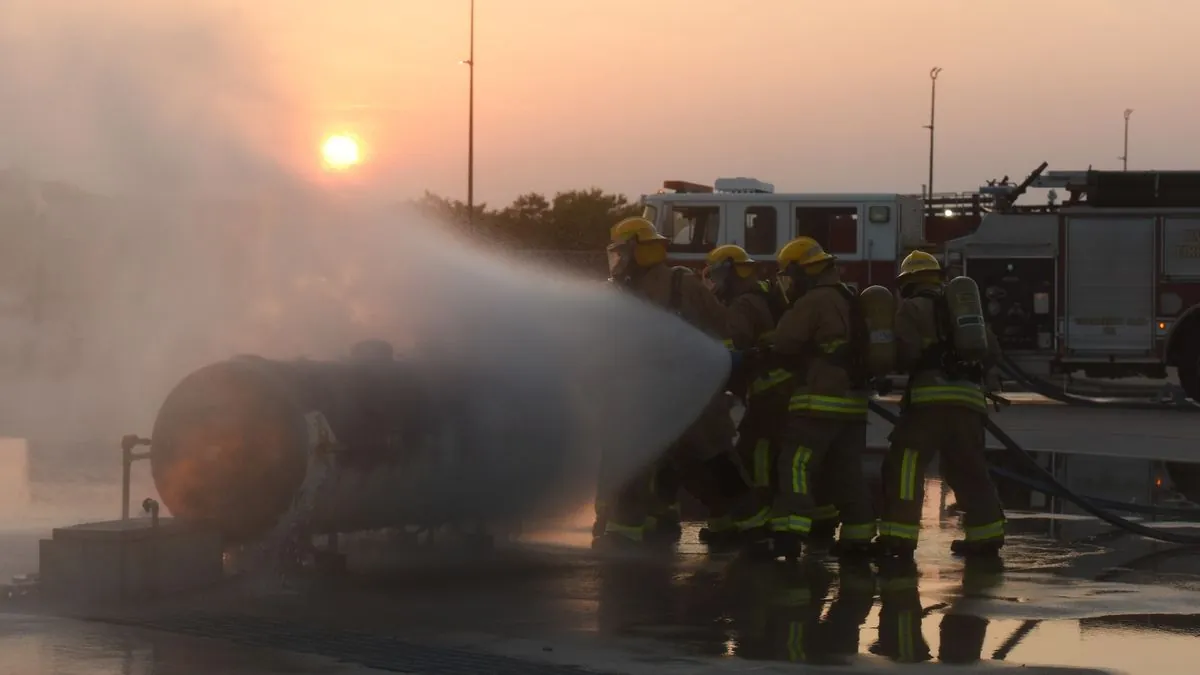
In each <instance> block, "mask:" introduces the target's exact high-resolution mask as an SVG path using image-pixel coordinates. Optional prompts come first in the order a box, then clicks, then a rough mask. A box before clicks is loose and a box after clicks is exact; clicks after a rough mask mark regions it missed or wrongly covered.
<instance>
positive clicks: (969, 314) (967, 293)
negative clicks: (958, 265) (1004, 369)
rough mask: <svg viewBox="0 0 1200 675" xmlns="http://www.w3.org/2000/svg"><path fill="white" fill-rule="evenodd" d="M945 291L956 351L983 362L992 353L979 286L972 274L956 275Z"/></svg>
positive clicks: (969, 358)
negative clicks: (967, 275) (968, 275)
mask: <svg viewBox="0 0 1200 675" xmlns="http://www.w3.org/2000/svg"><path fill="white" fill-rule="evenodd" d="M945 293H946V304H947V306H948V307H949V310H950V320H951V323H952V326H951V327H952V329H953V331H954V350H955V351H956V352H957V353H958V357H959V358H961V359H962V360H964V361H967V362H978V361H982V360H983V359H984V358H985V357H986V356H987V353H988V335H987V325H986V324H985V323H984V321H983V301H982V300H981V299H980V297H979V286H978V285H977V284H976V283H975V280H974V279H972V278H971V277H965V276H960V277H954V278H953V279H951V280H950V281H949V282H948V283H947V284H946V291H945Z"/></svg>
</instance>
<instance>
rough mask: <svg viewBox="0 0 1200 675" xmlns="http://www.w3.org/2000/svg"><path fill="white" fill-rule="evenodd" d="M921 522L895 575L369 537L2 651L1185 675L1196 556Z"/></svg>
mask: <svg viewBox="0 0 1200 675" xmlns="http://www.w3.org/2000/svg"><path fill="white" fill-rule="evenodd" d="M931 516H932V517H931V518H929V519H928V520H927V527H926V529H925V533H924V539H923V541H922V545H921V548H920V550H919V552H918V565H917V567H916V568H915V569H913V570H911V571H905V570H901V569H875V568H872V567H870V566H862V565H849V566H847V565H839V564H837V563H836V562H834V561H833V560H831V559H827V558H825V557H824V556H822V555H819V554H814V555H812V556H810V557H809V558H808V559H807V560H806V561H804V562H802V563H800V564H794V565H786V564H781V563H753V562H749V561H745V560H740V559H738V558H737V557H736V556H710V555H707V553H706V551H705V549H704V547H703V546H701V545H700V544H699V543H698V542H697V540H696V529H697V526H695V525H693V526H689V527H688V528H687V531H686V532H685V538H684V541H683V543H682V544H681V545H680V547H679V549H678V551H676V552H675V553H674V554H672V555H665V556H662V555H659V556H654V555H637V554H624V555H603V556H602V555H597V554H595V553H593V552H592V551H590V550H587V549H586V548H581V547H578V546H576V545H575V541H576V538H586V537H587V532H586V528H577V527H568V528H566V529H561V530H554V531H548V532H543V533H540V534H538V535H533V536H531V537H529V538H528V539H527V540H525V541H524V542H521V543H518V544H515V545H512V546H510V547H508V548H501V549H500V550H498V551H497V552H495V553H494V554H493V555H491V556H488V557H478V556H461V555H457V554H454V553H449V552H445V551H442V552H438V551H430V552H426V553H423V554H413V553H411V552H409V553H402V552H398V551H394V550H390V549H388V548H387V547H386V546H385V545H384V544H383V543H382V541H381V540H378V539H374V538H371V537H363V538H358V539H355V540H352V541H350V542H348V543H347V547H346V550H347V552H348V553H349V555H350V560H351V574H350V576H349V577H347V578H345V579H342V580H340V581H332V582H330V581H319V580H311V581H309V582H308V583H306V584H302V585H299V586H296V585H293V586H290V587H289V588H287V589H283V588H280V587H278V586H276V585H272V584H269V583H265V582H248V583H247V584H245V585H242V586H236V587H235V586H230V587H226V588H224V589H223V590H220V591H210V592H205V593H202V594H193V595H192V596H190V597H176V598H172V599H168V600H160V601H158V602H154V603H146V604H142V605H137V606H129V605H127V606H123V607H120V608H110V609H93V610H90V611H89V612H88V613H87V614H86V615H84V616H83V617H82V618H86V619H88V622H87V623H86V624H80V623H78V622H76V621H73V620H69V619H67V618H63V617H61V616H52V615H47V614H46V613H45V611H44V609H42V608H39V607H38V606H37V605H36V604H33V603H30V604H24V605H21V604H10V605H8V606H5V605H0V650H2V651H3V653H5V654H6V656H8V655H10V654H16V655H17V660H14V661H9V662H6V664H5V665H8V664H9V663H15V665H16V666H18V667H19V672H21V673H22V674H23V675H24V674H28V675H50V673H53V672H60V671H59V670H47V669H46V666H43V665H41V664H40V663H39V662H38V661H37V660H36V659H35V657H32V656H28V655H27V654H28V653H29V651H31V650H32V651H37V649H38V648H34V647H29V646H28V645H30V644H31V643H32V644H35V645H41V647H40V649H42V650H44V649H47V648H50V649H54V650H55V651H56V653H58V654H61V655H62V656H61V657H60V661H59V667H61V668H71V667H74V668H75V670H79V671H84V670H85V668H86V667H87V665H88V663H89V662H99V661H102V660H107V662H109V663H114V664H116V663H120V662H121V659H126V660H129V661H132V662H133V663H134V667H129V668H126V670H124V671H123V672H130V673H147V674H148V673H151V672H153V673H155V675H160V674H161V673H168V674H169V675H199V674H200V673H207V672H218V671H220V672H230V673H238V674H240V673H247V675H248V674H249V673H256V674H257V673H277V672H285V669H287V670H286V672H292V673H297V674H307V673H314V674H315V673H318V672H322V673H330V674H331V675H332V674H334V673H338V674H341V673H360V672H361V673H373V672H399V673H410V674H426V673H428V674H433V673H450V674H462V675H467V674H475V673H492V674H494V675H525V674H527V673H528V674H530V675H587V674H589V673H591V674H601V673H611V674H623V673H629V674H638V675H640V674H643V673H644V674H646V675H650V674H659V673H678V674H679V675H685V674H692V673H695V674H697V675H715V674H718V673H720V674H723V673H741V672H753V673H791V672H809V673H875V672H892V671H894V670H896V669H897V667H900V668H901V669H904V670H907V669H918V670H919V669H921V668H923V667H929V668H936V672H945V673H955V672H963V673H966V672H1007V671H1010V670H1013V671H1016V670H1017V669H1019V672H1021V673H1024V674H1026V675H1030V674H1034V673H1061V674H1062V675H1068V674H1070V675H1085V674H1087V675H1099V674H1100V673H1129V675H1151V674H1153V675H1190V674H1191V673H1193V672H1194V669H1193V667H1192V665H1191V664H1194V663H1195V662H1196V659H1198V658H1200V640H1196V639H1195V638H1196V635H1197V634H1200V617H1197V616H1195V615H1194V614H1193V613H1194V612H1195V611H1196V609H1195V608H1196V607H1197V606H1200V554H1197V553H1196V552H1188V551H1181V550H1179V549H1171V548H1169V547H1164V546H1160V545H1154V544H1148V543H1145V542H1142V541H1141V540H1131V539H1128V538H1121V537H1112V536H1109V537H1107V538H1098V537H1097V536H1096V535H1097V533H1100V534H1103V531H1104V530H1103V528H1100V527H1098V526H1096V525H1095V524H1094V523H1092V524H1090V529H1088V527H1089V525H1088V524H1087V523H1081V525H1082V526H1083V527H1082V528H1081V529H1078V530H1076V532H1075V533H1074V534H1075V535H1076V536H1080V537H1084V539H1076V540H1074V541H1062V540H1055V539H1053V538H1051V537H1048V536H1045V535H1042V534H1037V532H1039V531H1040V530H1042V529H1043V528H1044V527H1045V526H1046V525H1047V523H1048V522H1050V521H1047V520H1045V519H1042V518H1030V517H1022V516H1020V515H1019V514H1014V516H1015V517H1014V520H1013V521H1012V524H1013V531H1014V534H1013V537H1012V541H1011V545H1010V549H1009V550H1007V551H1006V553H1005V556H1004V561H1003V565H1002V566H995V565H986V564H985V565H977V564H974V563H972V564H964V563H963V562H962V561H959V560H954V559H952V558H950V557H949V556H947V547H948V544H949V540H950V539H951V538H952V537H953V536H955V534H956V529H957V528H956V523H955V522H954V520H953V519H952V518H949V517H948V516H945V515H941V516H939V515H932V514H931ZM782 598H790V599H791V600H792V601H793V602H791V603H790V604H787V605H781V604H780V602H779V600H780V599H782ZM6 612H7V614H6ZM905 636H907V638H905ZM902 638H905V639H907V640H909V642H907V643H904V644H901V643H899V642H897V640H899V639H902ZM14 644H21V645H25V646H26V647H25V649H26V651H20V650H14V649H13V648H12V646H13V645H14ZM130 653H132V656H129V655H128V654H130ZM193 660H194V661H195V663H194V664H193V663H192V661H193ZM904 663H911V664H912V665H909V666H907V667H905V666H903V665H902V664H904ZM202 664H203V665H206V666H207V667H208V668H209V670H204V669H203V668H200V667H199V666H201V665H202ZM255 664H258V669H257V670H256V669H255V667H254V666H255Z"/></svg>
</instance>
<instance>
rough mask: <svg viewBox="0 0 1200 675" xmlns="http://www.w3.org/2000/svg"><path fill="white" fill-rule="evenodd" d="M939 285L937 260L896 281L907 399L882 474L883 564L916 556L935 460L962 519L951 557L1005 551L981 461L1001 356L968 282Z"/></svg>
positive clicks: (915, 259)
mask: <svg viewBox="0 0 1200 675" xmlns="http://www.w3.org/2000/svg"><path fill="white" fill-rule="evenodd" d="M943 276H944V275H943V273H942V268H941V265H940V264H939V263H938V261H937V258H935V257H934V256H932V255H930V254H929V253H925V252H924V251H914V252H912V253H910V254H909V255H908V257H906V258H905V259H904V261H903V262H902V263H901V265H900V275H899V276H898V278H897V284H898V286H899V287H900V296H901V302H900V305H899V306H898V308H897V310H896V324H895V337H896V361H897V366H898V367H899V368H900V369H901V370H903V371H906V372H907V373H908V389H907V391H906V392H905V395H904V398H903V401H902V403H901V420H900V423H899V424H898V425H897V426H896V429H895V430H893V432H892V436H891V445H890V448H889V449H888V454H887V456H886V457H885V459H884V465H883V484H884V512H883V514H882V518H881V520H880V525H879V535H880V536H879V539H878V545H879V548H880V551H879V552H880V553H882V554H883V555H886V556H904V557H911V556H912V554H913V552H914V550H915V549H916V546H917V539H918V535H919V532H920V525H921V507H922V504H923V501H924V496H925V489H924V483H925V470H926V468H927V467H928V466H929V463H930V461H931V460H932V459H933V457H934V456H935V455H938V454H939V453H940V455H941V458H942V464H943V467H944V474H943V477H944V478H945V480H946V482H947V483H948V484H949V485H950V488H951V489H952V490H954V493H955V495H956V497H957V499H958V502H959V504H960V505H961V506H962V508H963V511H964V516H963V525H964V530H965V535H966V536H965V538H964V539H960V540H957V541H955V542H953V543H952V544H951V550H952V551H953V552H954V553H955V554H958V555H976V554H984V555H994V554H995V553H997V552H999V550H1000V547H1001V546H1003V545H1004V511H1003V509H1002V507H1001V504H1000V499H999V497H998V494H997V492H996V486H995V484H994V483H993V482H992V479H991V476H989V475H988V469H987V464H986V463H985V460H984V443H985V431H984V422H985V419H986V415H987V398H986V396H985V393H984V392H985V386H984V385H985V381H986V382H987V383H988V384H989V385H990V386H991V387H995V386H996V381H995V374H994V372H991V366H992V365H994V364H995V362H996V360H997V359H998V357H999V347H998V345H997V344H996V339H995V336H994V335H992V334H991V331H990V330H989V329H988V328H987V326H986V325H985V324H984V323H983V317H982V309H981V306H980V300H979V290H978V288H977V287H975V285H974V282H973V281H971V280H970V279H968V278H966V277H957V278H956V279H954V280H953V281H951V282H950V284H944V283H943ZM972 293H973V297H972Z"/></svg>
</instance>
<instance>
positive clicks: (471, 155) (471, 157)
mask: <svg viewBox="0 0 1200 675" xmlns="http://www.w3.org/2000/svg"><path fill="white" fill-rule="evenodd" d="M470 40H471V46H470V51H469V52H468V56H467V60H466V61H463V63H465V64H466V65H467V69H468V73H469V74H468V78H469V79H468V83H467V225H472V224H474V222H475V0H471V37H470Z"/></svg>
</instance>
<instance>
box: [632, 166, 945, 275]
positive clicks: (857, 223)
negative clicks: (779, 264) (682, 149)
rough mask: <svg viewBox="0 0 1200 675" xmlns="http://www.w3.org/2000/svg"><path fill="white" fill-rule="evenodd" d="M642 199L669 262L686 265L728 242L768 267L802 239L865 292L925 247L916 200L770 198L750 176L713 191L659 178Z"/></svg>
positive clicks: (768, 189)
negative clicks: (836, 262)
mask: <svg viewBox="0 0 1200 675" xmlns="http://www.w3.org/2000/svg"><path fill="white" fill-rule="evenodd" d="M642 201H643V204H644V206H645V212H644V215H645V216H646V218H648V219H649V220H651V221H652V222H653V223H654V224H655V226H656V227H657V228H658V230H659V232H661V233H662V234H663V235H664V236H666V237H667V238H669V239H670V240H671V242H670V244H669V245H668V256H669V258H670V259H671V261H672V262H674V263H676V264H682V265H687V266H691V267H699V266H703V264H704V259H705V256H706V255H707V253H708V252H709V251H710V250H712V249H713V248H714V247H716V246H720V245H722V244H730V243H732V244H737V245H739V246H741V247H743V248H745V249H746V251H747V252H748V253H749V254H750V255H751V256H753V257H754V258H756V259H759V260H761V261H763V262H764V263H767V264H768V265H770V264H773V260H774V257H775V254H776V253H777V252H778V251H779V249H780V248H782V247H783V245H784V244H786V243H787V242H789V241H791V240H792V239H795V238H796V237H800V236H809V237H812V238H814V239H816V240H817V241H819V242H820V243H821V245H822V246H823V247H825V249H826V250H827V251H829V252H830V253H833V254H835V255H837V257H838V258H839V259H840V260H841V261H842V263H843V274H844V276H845V278H846V281H847V282H848V283H850V284H852V285H855V286H858V287H860V288H865V287H866V286H869V285H871V284H885V285H886V284H889V283H890V282H891V280H892V279H893V278H894V277H895V275H896V266H897V264H898V260H901V259H903V257H904V255H905V254H906V252H907V251H909V250H912V249H913V248H917V247H920V246H922V245H924V244H925V242H924V241H923V237H924V226H923V219H924V210H925V205H924V203H923V201H922V199H921V197H920V196H916V195H902V194H802V193H777V192H775V188H774V186H773V185H771V184H770V183H765V182H763V181H760V180H757V179H754V178H719V179H717V180H716V181H715V182H714V183H713V185H712V186H708V185H700V184H697V183H690V182H687V181H677V180H671V181H666V182H664V183H663V189H662V190H661V191H659V192H658V194H654V195H647V196H644V197H643V198H642Z"/></svg>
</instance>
